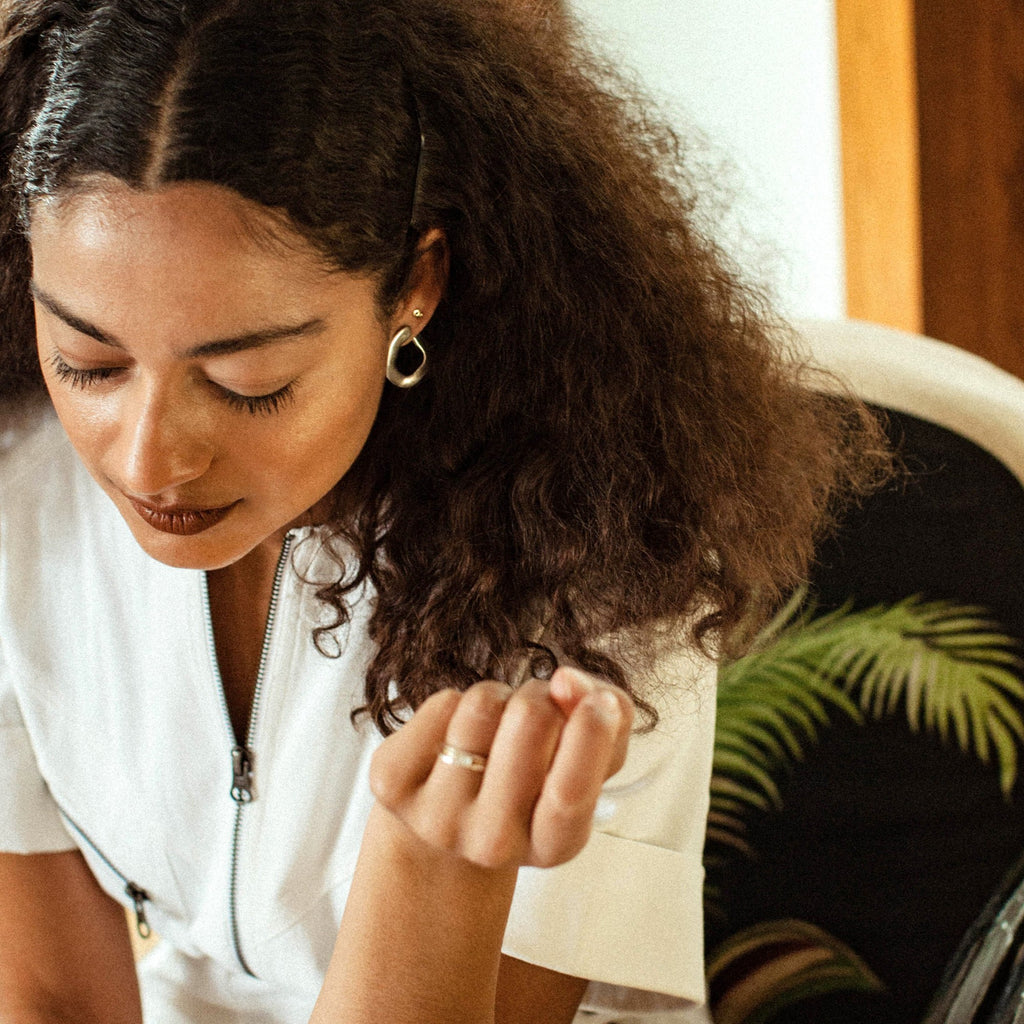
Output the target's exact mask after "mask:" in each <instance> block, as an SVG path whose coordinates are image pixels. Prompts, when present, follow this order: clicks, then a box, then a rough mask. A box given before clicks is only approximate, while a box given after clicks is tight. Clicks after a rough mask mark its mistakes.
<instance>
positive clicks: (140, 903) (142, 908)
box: [57, 807, 152, 939]
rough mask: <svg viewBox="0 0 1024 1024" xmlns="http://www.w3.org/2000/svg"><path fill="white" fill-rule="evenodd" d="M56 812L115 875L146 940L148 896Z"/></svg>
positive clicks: (64, 815)
mask: <svg viewBox="0 0 1024 1024" xmlns="http://www.w3.org/2000/svg"><path fill="white" fill-rule="evenodd" d="M57 810H58V811H59V812H60V816H61V817H62V818H63V819H64V820H65V821H66V822H67V823H68V824H69V825H70V826H71V827H72V828H73V829H74V830H75V831H76V832H77V833H78V834H79V835H80V836H81V837H82V839H83V840H84V841H85V844H86V846H88V847H89V849H90V850H92V852H93V853H95V854H96V856H97V857H99V859H100V860H101V861H103V863H104V864H106V866H107V867H108V868H109V869H110V871H111V872H112V873H113V874H115V875H117V877H118V879H119V880H120V881H121V882H122V883H123V884H124V892H125V895H126V896H128V898H129V899H131V901H132V902H133V903H134V904H135V930H136V931H137V932H138V933H139V935H141V936H142V938H144V939H148V938H149V936H150V935H151V934H152V931H151V929H150V927H149V921H148V920H147V919H146V902H147V901H148V900H149V894H148V893H147V892H146V890H145V889H143V888H142V886H141V885H136V884H135V882H133V881H132V880H131V879H130V878H129V877H128V876H127V875H126V874H125V873H124V872H123V871H121V870H120V868H118V867H117V865H116V864H114V863H113V861H111V859H110V858H109V857H108V856H107V855H106V854H105V853H104V852H103V851H102V850H101V849H100V848H99V847H98V846H97V845H96V843H95V842H94V841H93V839H92V836H90V835H89V833H88V832H86V831H85V829H83V828H82V826H81V825H79V824H78V822H77V821H75V819H74V818H72V817H71V816H70V815H69V814H68V813H67V812H66V811H65V810H64V809H63V808H62V807H58V808H57Z"/></svg>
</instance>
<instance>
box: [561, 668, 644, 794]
mask: <svg viewBox="0 0 1024 1024" xmlns="http://www.w3.org/2000/svg"><path fill="white" fill-rule="evenodd" d="M550 689H551V699H552V700H553V701H555V703H556V704H558V706H559V707H560V708H561V709H562V711H563V713H564V714H565V716H566V718H568V717H569V716H570V715H571V714H572V712H573V710H574V709H575V708H576V707H577V706H578V705H579V703H580V702H581V701H582V700H583V699H584V698H586V697H588V696H589V695H591V694H596V693H598V692H602V693H610V694H612V695H613V696H614V697H615V699H616V700H617V701H618V702H619V707H620V709H621V710H622V720H621V721H620V722H619V723H618V726H617V735H616V741H615V752H614V755H613V756H612V759H611V761H610V762H609V766H610V767H609V771H608V775H607V776H606V778H608V777H610V776H612V775H614V774H615V773H616V772H617V771H618V770H619V769H620V768H621V767H622V766H623V764H624V763H625V761H626V752H627V750H628V747H629V734H630V730H631V729H632V728H633V717H634V706H633V701H632V700H630V697H629V694H628V693H626V692H625V691H624V690H621V689H619V687H617V686H610V685H609V684H607V683H602V682H600V681H599V680H597V679H595V678H594V677H593V676H590V675H587V674H586V673H585V672H581V671H580V670H579V669H575V668H568V667H560V668H558V669H557V670H556V671H555V673H554V675H552V677H551V684H550Z"/></svg>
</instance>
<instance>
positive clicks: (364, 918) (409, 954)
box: [311, 805, 516, 1024]
mask: <svg viewBox="0 0 1024 1024" xmlns="http://www.w3.org/2000/svg"><path fill="white" fill-rule="evenodd" d="M515 880H516V870H515V869H514V868H502V869H485V868H481V867H478V866H476V865H473V864H470V863H469V862H468V861H465V860H463V859H461V858H459V857H456V856H453V855H452V854H449V853H445V852H442V851H438V850H434V849H432V848H430V847H428V846H427V845H426V844H425V843H423V842H422V840H420V839H418V838H417V837H416V836H415V835H414V834H413V833H412V832H411V831H410V830H409V829H408V828H407V827H406V826H405V825H404V824H402V823H401V822H400V821H399V820H398V819H397V818H395V817H394V816H393V815H391V813H390V812H389V811H387V810H385V809H383V808H382V807H381V806H380V805H378V806H376V807H375V808H374V810H373V812H372V813H371V816H370V820H369V823H368V825H367V828H366V834H365V836H364V838H363V846H362V850H361V852H360V857H359V863H358V865H357V868H356V874H355V878H354V879H353V883H352V890H351V894H350V896H349V899H348V903H347V905H346V907H345V914H344V917H343V919H342V924H341V929H340V931H339V933H338V940H337V943H336V945H335V948H334V954H333V956H332V959H331V963H330V967H329V968H328V972H327V977H326V979H325V982H324V986H323V990H322V992H321V995H320V999H319V1000H318V1001H317V1005H316V1009H315V1010H314V1013H313V1017H312V1022H311V1024H340V1022H344V1024H377V1022H381V1024H384V1022H387V1024H424V1022H425V1021H444V1022H445V1024H490V1022H491V1021H493V1020H494V1001H495V991H496V986H497V978H498V965H499V961H500V955H501V940H502V936H503V934H504V931H505V923H506V921H507V918H508V912H509V907H510V905H511V901H512V893H513V890H514V888H515Z"/></svg>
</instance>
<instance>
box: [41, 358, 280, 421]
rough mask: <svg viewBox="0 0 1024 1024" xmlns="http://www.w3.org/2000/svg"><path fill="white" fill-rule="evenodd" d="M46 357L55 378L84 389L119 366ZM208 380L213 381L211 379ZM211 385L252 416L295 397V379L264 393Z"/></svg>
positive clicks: (230, 403)
mask: <svg viewBox="0 0 1024 1024" xmlns="http://www.w3.org/2000/svg"><path fill="white" fill-rule="evenodd" d="M49 361H50V366H51V367H52V369H53V372H54V375H55V376H56V377H57V379H58V380H59V381H61V382H62V383H64V384H67V385H68V386H69V387H71V388H82V389H84V388H87V387H89V386H90V385H92V384H98V383H99V382H100V381H104V380H108V379H109V378H110V377H112V376H113V375H114V374H115V373H117V372H118V370H119V367H115V366H100V367H96V368H95V369H92V370H80V369H78V368H77V367H74V366H70V365H69V364H68V363H66V362H65V361H64V360H63V359H62V358H61V356H60V354H59V353H57V352H54V353H53V355H51V356H50V360H49ZM211 383H213V382H212V381H211ZM213 387H214V388H215V389H216V391H217V393H218V394H219V395H220V397H221V399H222V400H223V401H224V403H225V404H226V405H228V406H229V407H230V408H232V409H234V410H236V411H239V412H247V413H249V414H250V415H252V416H260V415H271V414H273V413H276V412H280V410H281V409H282V408H283V407H284V406H285V405H288V404H289V403H290V402H291V401H293V400H294V398H295V382H294V381H291V382H290V383H288V384H285V386H284V387H283V388H278V389H277V390H276V391H271V392H270V393H269V394H266V395H240V394H238V392H236V391H229V390H228V389H227V388H225V387H222V386H221V385H219V384H213Z"/></svg>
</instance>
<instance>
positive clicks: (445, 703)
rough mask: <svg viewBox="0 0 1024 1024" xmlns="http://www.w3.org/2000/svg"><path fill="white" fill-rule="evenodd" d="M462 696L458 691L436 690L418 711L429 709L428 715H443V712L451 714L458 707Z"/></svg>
mask: <svg viewBox="0 0 1024 1024" xmlns="http://www.w3.org/2000/svg"><path fill="white" fill-rule="evenodd" d="M461 698H462V694H460V693H459V691H458V690H453V689H450V688H448V689H444V690H438V691H437V692H436V693H432V694H431V695H430V696H429V697H428V698H427V699H426V700H425V701H424V702H423V703H422V704H421V705H420V711H426V710H427V709H429V713H431V714H432V713H434V712H437V713H438V714H443V713H444V712H445V711H447V712H448V714H451V712H452V711H454V710H455V708H456V707H457V706H458V703H459V701H460V699H461Z"/></svg>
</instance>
